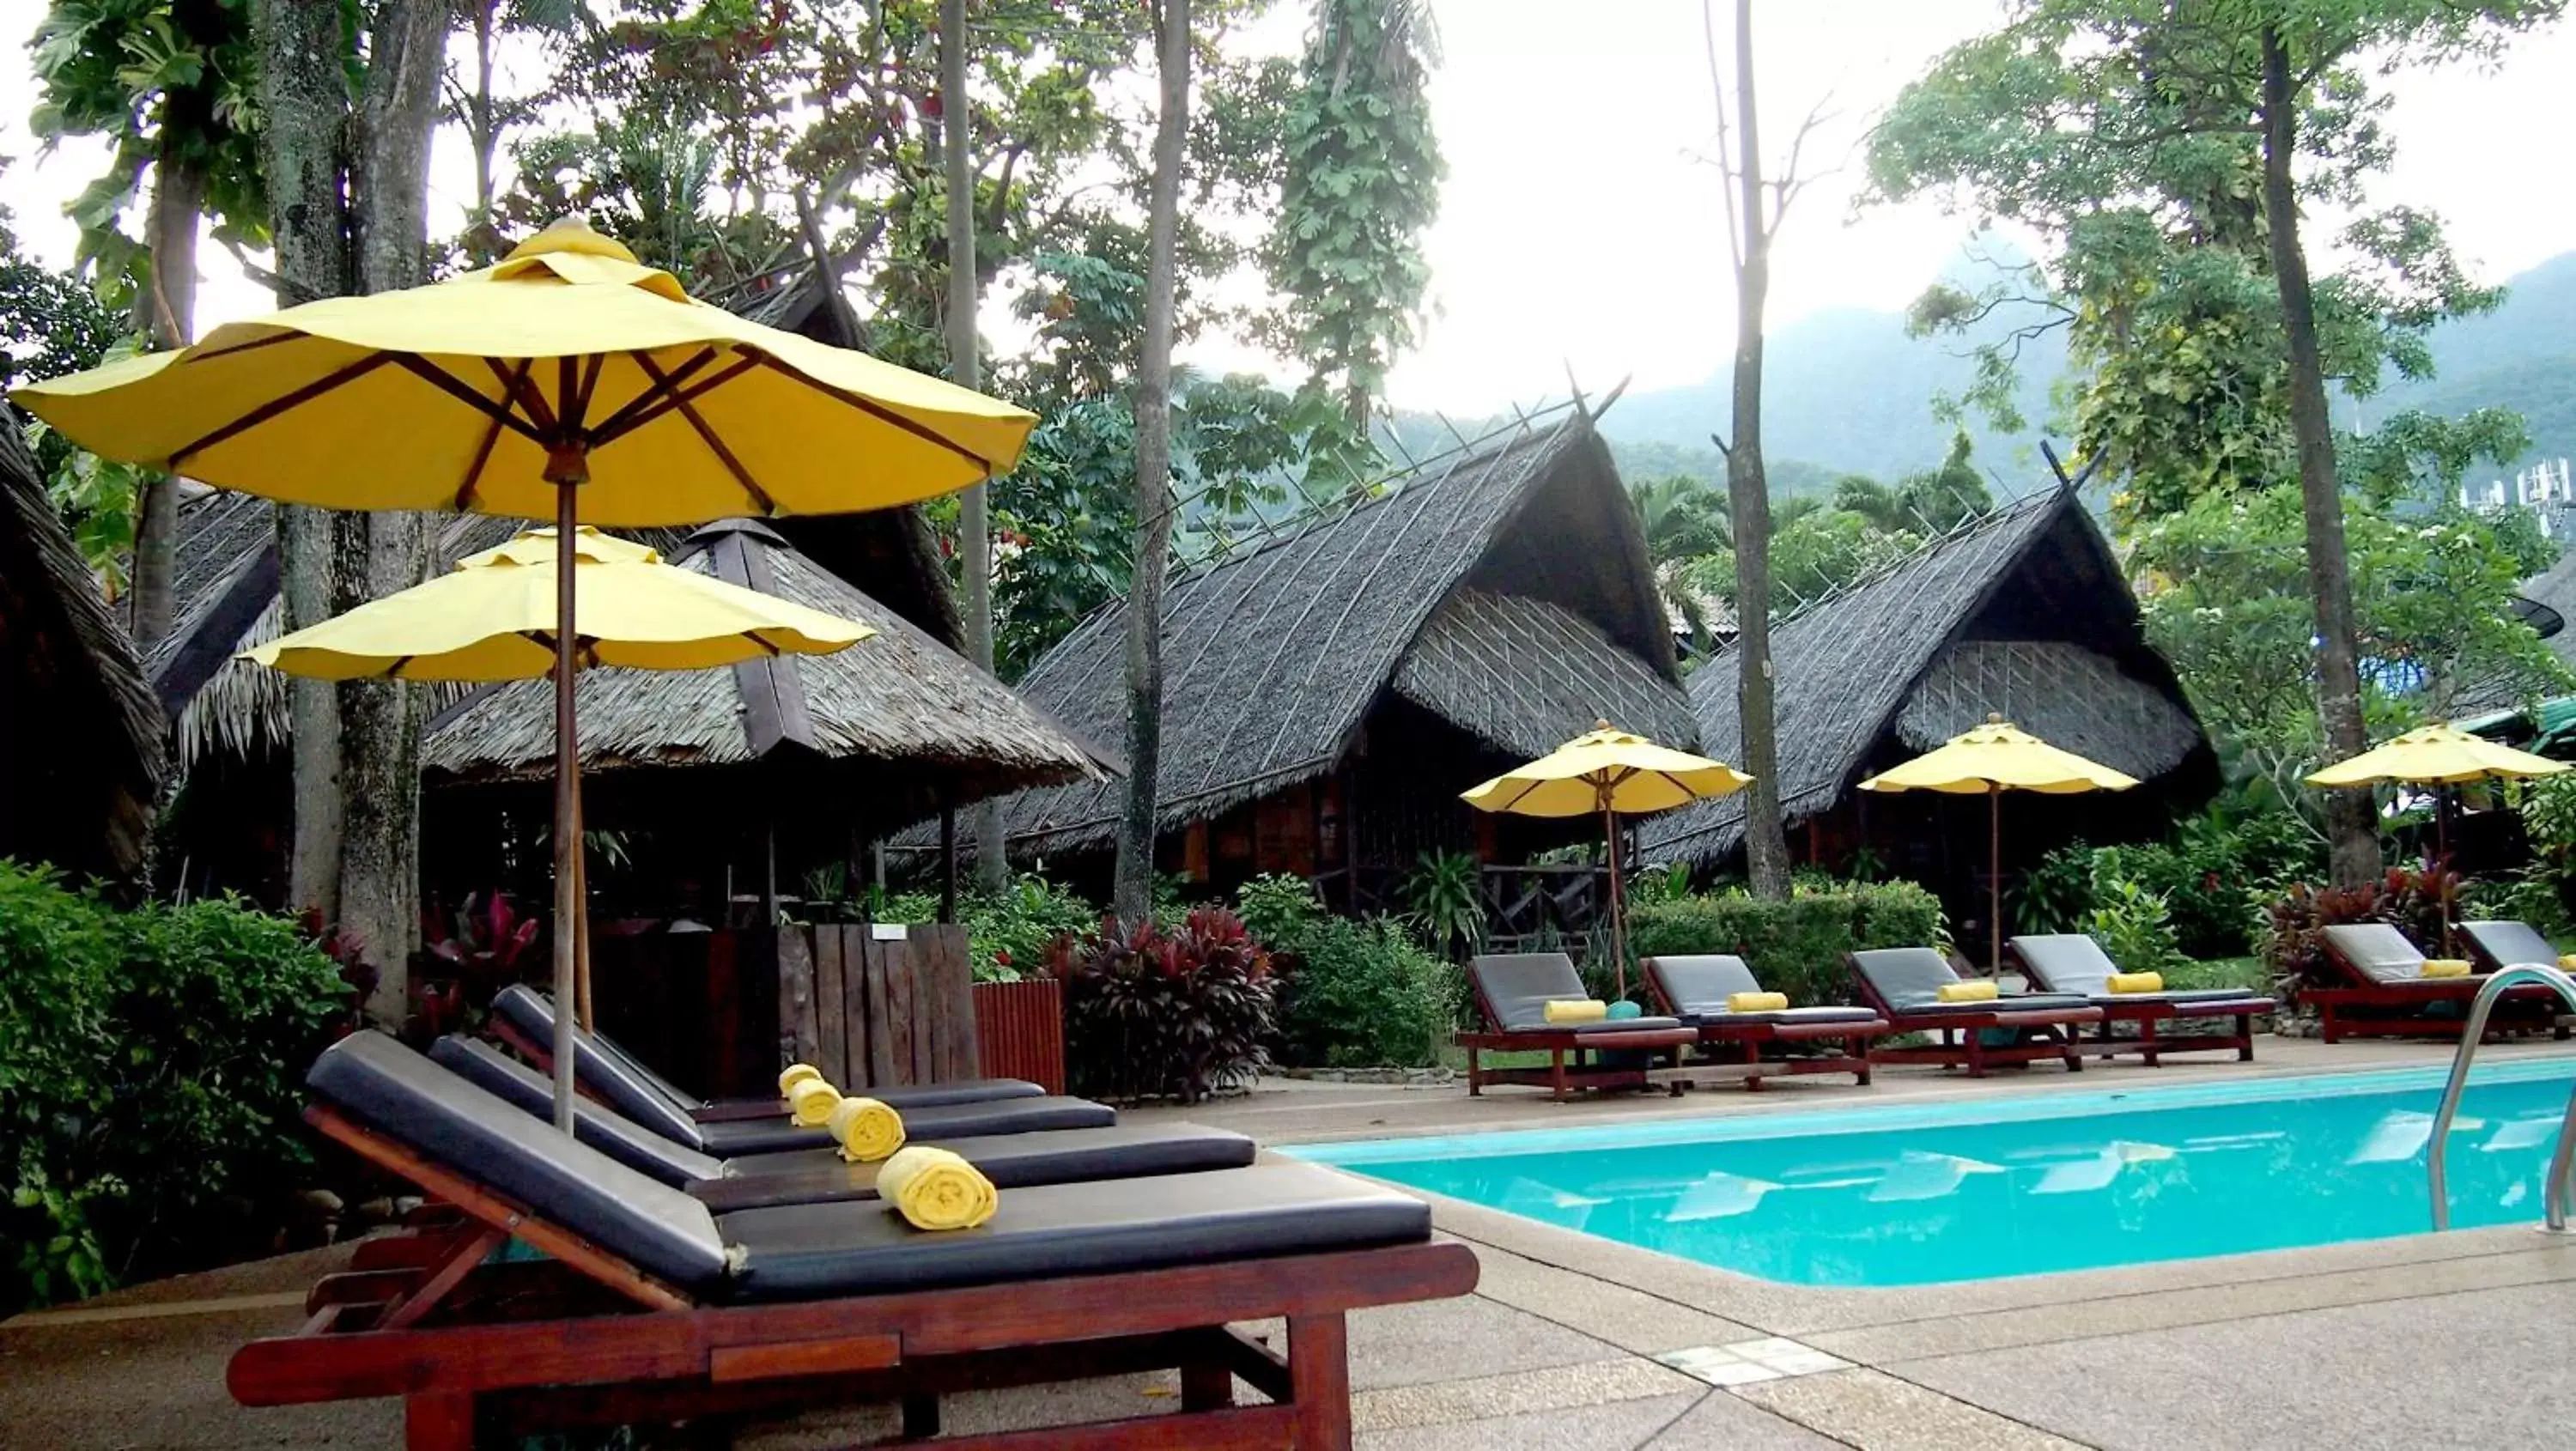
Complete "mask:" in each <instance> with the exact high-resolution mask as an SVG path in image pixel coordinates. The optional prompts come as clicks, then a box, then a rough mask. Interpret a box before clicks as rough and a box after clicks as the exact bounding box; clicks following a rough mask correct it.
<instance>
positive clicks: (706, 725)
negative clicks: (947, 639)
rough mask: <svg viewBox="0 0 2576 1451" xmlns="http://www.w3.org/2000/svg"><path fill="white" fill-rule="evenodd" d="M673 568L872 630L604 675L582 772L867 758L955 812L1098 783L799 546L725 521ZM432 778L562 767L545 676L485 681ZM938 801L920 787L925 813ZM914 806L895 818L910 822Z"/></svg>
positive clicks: (995, 690) (435, 734) (1077, 758)
mask: <svg viewBox="0 0 2576 1451" xmlns="http://www.w3.org/2000/svg"><path fill="white" fill-rule="evenodd" d="M671 564H672V565H673V567H675V568H681V569H691V570H695V571H697V572H699V573H701V574H708V575H712V576H714V577H716V578H719V579H723V580H726V581H727V582H729V583H733V584H738V585H742V586H744V587H746V588H749V589H755V590H759V591H761V592H762V593H765V594H774V595H776V596H778V597H779V598H781V599H786V600H791V601H794V602H795V603H797V604H801V605H807V606H810V607H812V608H814V609H818V610H822V611H824V612H826V613H828V614H833V615H837V616H840V617H842V618H845V619H851V620H857V621H859V622H861V623H863V624H867V625H870V626H873V627H875V629H876V630H877V631H878V633H877V635H876V636H875V637H873V638H870V639H867V640H863V641H861V642H859V643H858V644H857V645H854V646H852V647H850V648H849V649H847V650H841V651H837V652H835V653H833V654H830V655H811V656H781V657H777V658H765V659H759V660H752V661H746V662H744V663H742V664H740V665H736V666H733V667H731V668H730V669H724V670H676V671H665V670H594V671H588V672H585V673H583V674H582V675H581V676H580V677H579V679H578V680H577V681H576V682H575V687H576V696H577V700H578V706H579V711H580V720H581V748H582V749H581V758H582V770H583V771H585V772H594V771H596V772H609V773H614V772H619V771H633V770H642V769H649V768H656V767H660V768H676V767H688V766H740V765H749V764H752V763H755V762H760V761H766V760H795V759H803V760H808V761H865V762H870V763H874V764H877V765H883V766H891V767H901V768H904V769H905V770H907V771H910V772H913V773H916V774H921V775H925V776H927V775H932V774H935V775H936V776H938V778H939V780H940V782H941V783H943V784H944V785H945V786H946V788H947V789H948V790H949V791H950V792H951V793H952V794H951V795H950V797H949V799H950V800H951V802H952V804H954V803H957V802H963V801H967V800H974V799H978V798H980V797H982V796H987V795H993V794H997V793H999V792H1003V791H1011V790H1018V789H1021V788H1023V787H1027V786H1031V785H1039V784H1054V783H1057V782H1064V781H1077V780H1098V779H1103V778H1105V776H1106V775H1107V773H1108V770H1109V769H1112V764H1113V763H1111V762H1110V761H1109V760H1108V759H1107V758H1105V757H1103V756H1102V755H1100V754H1098V753H1096V752H1094V751H1093V750H1091V749H1090V748H1089V747H1087V746H1086V745H1085V744H1083V743H1082V742H1081V741H1080V740H1078V739H1076V738H1075V737H1074V736H1072V735H1071V734H1069V733H1067V732H1066V731H1065V730H1063V729H1062V728H1060V727H1059V726H1057V725H1056V723H1055V722H1054V721H1053V720H1051V719H1050V718H1049V717H1048V716H1047V715H1046V714H1045V712H1043V711H1041V710H1039V709H1037V708H1035V707H1034V706H1032V705H1030V704H1029V703H1028V702H1027V701H1025V700H1022V699H1021V698H1019V697H1018V696H1017V695H1014V694H1013V693H1012V692H1011V690H1010V689H1009V688H1008V687H1007V686H1004V685H1003V684H1002V683H1001V682H1000V681H998V680H995V679H994V678H993V677H992V676H990V675H988V674H986V673H985V672H983V671H982V670H980V669H978V668H976V667H975V666H973V665H971V664H969V663H967V661H966V660H965V659H964V657H962V656H960V655H958V654H956V653H955V652H954V651H952V650H950V649H949V648H948V647H947V646H946V645H944V644H942V643H940V642H939V641H938V640H936V639H934V638H932V637H931V636H930V635H929V633H928V632H926V631H924V630H922V629H921V628H920V627H918V626H916V625H914V624H913V623H911V622H910V621H908V620H906V619H904V618H903V617H902V616H901V615H899V614H897V613H895V612H894V611H893V610H891V609H888V608H887V607H886V606H884V605H882V604H880V603H878V602H877V601H876V600H874V599H872V598H870V597H869V596H868V595H866V594H864V593H862V592H861V591H860V590H859V589H857V588H856V587H855V586H853V585H851V584H849V583H847V582H846V581H844V580H842V579H840V578H839V577H838V576H836V575H834V574H832V573H831V572H830V571H828V570H826V569H824V568H823V567H822V566H821V565H819V564H816V563H815V562H814V561H813V560H811V559H809V558H807V557H806V556H805V555H803V554H802V553H800V552H798V551H797V550H796V549H795V548H794V547H793V546H791V545H789V544H788V543H787V541H786V540H785V538H784V537H782V536H781V535H780V534H779V533H778V532H777V531H776V530H774V529H772V528H770V527H769V526H768V525H766V524H763V523H758V522H755V521H752V520H743V519H737V520H730V521H727V522H724V523H720V524H713V525H709V526H708V527H706V528H704V529H701V530H698V531H697V532H696V533H694V534H691V535H690V536H688V539H687V541H686V542H685V543H683V544H682V545H681V546H680V547H679V548H678V549H677V550H676V551H675V552H674V553H673V554H672V556H671ZM421 765H422V769H423V771H424V773H426V774H428V775H429V776H430V777H431V778H432V779H433V781H439V780H444V781H448V782H480V781H508V780H535V779H539V778H548V777H551V776H552V774H553V770H554V697H553V691H552V686H551V685H550V684H549V683H548V682H547V681H544V680H523V681H514V682H511V683H508V684H504V685H499V686H491V687H485V688H483V689H480V690H477V691H475V692H473V693H472V694H470V695H468V696H467V697H466V698H465V699H463V700H462V701H460V702H458V703H457V704H456V705H455V706H453V707H451V708H449V709H448V710H446V711H444V712H442V713H441V714H440V715H439V716H438V717H437V718H436V719H434V720H433V721H432V722H431V723H430V727H429V730H428V731H427V733H426V734H425V737H424V740H423V742H422V746H421ZM936 794H937V793H935V792H932V791H929V790H926V789H925V790H923V791H922V792H921V798H920V803H916V804H923V805H924V809H928V807H929V806H930V805H935V796H936ZM918 814H919V812H918V811H913V812H911V813H910V814H903V815H900V816H898V817H897V818H896V820H897V822H900V821H909V820H913V819H915V818H916V817H917V816H918Z"/></svg>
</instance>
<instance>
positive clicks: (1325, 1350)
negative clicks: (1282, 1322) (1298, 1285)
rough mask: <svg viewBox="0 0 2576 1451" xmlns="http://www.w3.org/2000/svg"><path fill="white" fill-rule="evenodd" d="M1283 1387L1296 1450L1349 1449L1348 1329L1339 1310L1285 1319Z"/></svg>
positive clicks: (1330, 1450) (1349, 1365) (1346, 1450)
mask: <svg viewBox="0 0 2576 1451" xmlns="http://www.w3.org/2000/svg"><path fill="white" fill-rule="evenodd" d="M1288 1385H1289V1406H1290V1409H1291V1410H1292V1411H1293V1413H1294V1414H1295V1415H1296V1418H1297V1422H1296V1424H1297V1441H1296V1451H1350V1448H1351V1355H1350V1327H1349V1325H1348V1323H1347V1322H1346V1321H1345V1320H1344V1319H1343V1318H1342V1314H1341V1312H1340V1311H1338V1310H1337V1311H1334V1312H1333V1313H1331V1314H1329V1315H1291V1316H1289V1317H1288Z"/></svg>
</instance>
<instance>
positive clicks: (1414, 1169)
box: [1286, 1060, 2576, 1286]
mask: <svg viewBox="0 0 2576 1451" xmlns="http://www.w3.org/2000/svg"><path fill="white" fill-rule="evenodd" d="M2571 1084H2576V1062H2571V1061H2565V1060H2560V1061H2554V1062H2540V1063H2524V1064H2498V1065H2495V1066H2494V1067H2492V1068H2490V1069H2482V1070H2480V1071H2479V1073H2478V1075H2477V1077H2476V1078H2475V1079H2474V1080H2473V1081H2472V1082H2471V1084H2470V1087H2469V1091H2468V1094H2467V1096H2466V1098H2465V1100H2464V1101H2463V1103H2462V1104H2461V1107H2460V1116H2459V1119H2458V1121H2457V1122H2456V1123H2455V1124H2454V1126H2453V1129H2452V1136H2451V1148H2450V1156H2449V1174H2450V1191H2451V1222H2452V1224H2453V1225H2454V1226H2456V1227H2459V1228H2474V1227H2478V1226H2481V1225H2496V1224H2514V1223H2531V1224H2538V1223H2539V1222H2540V1216H2541V1183H2542V1179H2543V1178H2544V1176H2545V1174H2546V1172H2547V1169H2548V1163H2549V1154H2550V1151H2551V1149H2552V1148H2553V1147H2554V1146H2555V1145H2556V1143H2557V1138H2558V1124H2559V1117H2560V1115H2561V1114H2562V1113H2563V1112H2564V1111H2565V1109H2566V1106H2567V1096H2568V1092H2569V1089H2570V1087H2571ZM2441 1094H2442V1075H2441V1074H2440V1073H2438V1072H2412V1071H2410V1072H2404V1073H2371V1074H2335V1075H2329V1076H2318V1077H2306V1078H2275V1079H2269V1080H2262V1081H2249V1082H2247V1083H2244V1084H2228V1085H2218V1084H2201V1085H2193V1086H2189V1087H2181V1088H2139V1089H2135V1090H2130V1091H2124V1092H2113V1093H2088V1094H2080V1095H2071V1096H2070V1095H2052V1096H2049V1097H2044V1098H2033V1099H2022V1100H2019V1101H2004V1102H1973V1103H1964V1104H1942V1105H1920V1106H1901V1107H1890V1108H1883V1109H1875V1110H1872V1109H1861V1110H1853V1111H1845V1112H1832V1113H1799V1114H1785V1115H1773V1114H1754V1115H1737V1116H1730V1117H1727V1118H1723V1119H1717V1120H1709V1119H1700V1120H1697V1121H1666V1122H1657V1123H1647V1124H1638V1125H1621V1126H1612V1127H1604V1128H1596V1129H1569V1130H1546V1131H1539V1132H1530V1133H1496V1134H1480V1135H1473V1136H1466V1137H1457V1138H1442V1139H1410V1140H1403V1139H1395V1140H1380V1141H1373V1142H1369V1143H1358V1144H1326V1145H1313V1146H1308V1147H1303V1148H1293V1149H1289V1150H1287V1151H1286V1152H1289V1153H1292V1154H1296V1155H1299V1156H1301V1157H1304V1158H1308V1159H1313V1160H1315V1161H1318V1162H1321V1163H1329V1164H1338V1165H1342V1166H1345V1167H1347V1168H1350V1169H1352V1170H1354V1171H1355V1172H1358V1173H1363V1174H1370V1175H1374V1176H1376V1177H1379V1178H1382V1179H1388V1180H1392V1181H1394V1182H1395V1183H1398V1184H1404V1185H1410V1186H1412V1187H1414V1188H1419V1189H1427V1190H1430V1191H1432V1192H1434V1193H1438V1194H1446V1195H1449V1196H1451V1197H1453V1198H1457V1199H1464V1200H1467V1201H1470V1202H1472V1203H1476V1204H1483V1205H1489V1206H1491V1207H1493V1208H1496V1209H1502V1210H1508V1211H1509V1212H1511V1213H1514V1214H1519V1215H1524V1216H1526V1217H1528V1218H1530V1219H1535V1220H1539V1221H1541V1222H1543V1223H1547V1224H1553V1225H1559V1226H1562V1227H1564V1228H1567V1229H1574V1230H1581V1231H1582V1232H1584V1233H1586V1234H1597V1235H1601V1236H1603V1237H1604V1238H1608V1239H1615V1240H1619V1241H1622V1242H1625V1243H1628V1244H1633V1245H1641V1246H1644V1247H1645V1248H1647V1249H1652V1250H1660V1251H1662V1252H1663V1253H1665V1254H1671V1255H1679V1256H1682V1257H1683V1258H1685V1259H1693V1260H1698V1261H1700V1262H1701V1263H1703V1264H1711V1265H1716V1266H1719V1267H1721V1268H1724V1269H1729V1270H1734V1271H1738V1272H1740V1273H1743V1274H1748V1275H1758V1276H1760V1277H1761V1278H1763V1279H1766V1280H1777V1281H1783V1282H1786V1283H1789V1284H1798V1285H1836V1286H1860V1285H1881V1286H1884V1285H1929V1284H1940V1283H1944V1282H1948V1281H1955V1280H1982V1279H1991V1278H1996V1277H2000V1276H2004V1275H2032V1274H2044V1273H2049V1272H2052V1271H2058V1270H2084V1269H2098V1268H2102V1267H2104V1266H2109V1265H2134V1264H2145V1263H2150V1262H2153V1261H2157V1260H2175V1259H2190V1258H2194V1257H2197V1256H2201V1255H2219V1254H2238V1253H2243V1252H2246V1251H2249V1250H2269V1249H2289V1248H2294V1247H2298V1246H2303V1245H2321V1244H2338V1243H2342V1242H2344V1241H2347V1240H2360V1239H2377V1238H2383V1237H2386V1236H2390V1235H2400V1234H2415V1233H2419V1232H2422V1231H2424V1230H2428V1229H2430V1228H2432V1219H2431V1210H2430V1200H2429V1197H2428V1192H2427V1189H2426V1184H2425V1158H2426V1153H2427V1149H2428V1145H2429V1144H2430V1142H2431V1139H2432V1131H2433V1124H2432V1120H2433V1113H2434V1110H2435V1109H2437V1108H2438V1107H2439V1106H2440V1103H2441Z"/></svg>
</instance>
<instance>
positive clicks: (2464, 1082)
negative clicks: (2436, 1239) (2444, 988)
mask: <svg viewBox="0 0 2576 1451" xmlns="http://www.w3.org/2000/svg"><path fill="white" fill-rule="evenodd" d="M2525 982H2542V983H2547V984H2549V987H2550V990H2551V991H2553V992H2555V993H2557V994H2558V996H2559V997H2560V998H2562V999H2564V1000H2565V1001H2566V1003H2567V1007H2568V1010H2569V1011H2571V1012H2576V977H2569V976H2568V975H2567V974H2566V973H2564V972H2562V971H2560V970H2559V969H2557V968H2555V967H2544V966H2542V965H2540V964H2538V963H2525V964H2523V965H2522V966H2519V967H2508V968H2506V969H2505V970H2504V971H2502V972H2499V973H2497V974H2496V975H2495V976H2494V977H2492V978H2489V979H2488V980H2487V985H2486V986H2485V987H2482V988H2480V989H2478V996H2477V1001H2476V1002H2475V1003H2473V1004H2472V1005H2471V1006H2470V1008H2469V1017H2468V1021H2467V1022H2465V1023H2463V1024H2461V1025H2460V1051H2459V1053H2458V1054H2457V1055H2456V1056H2454V1057H2453V1058H2452V1059H2451V1081H2450V1084H2449V1085H2448V1086H2447V1087H2445V1088H2444V1089H2443V1090H2442V1110H2441V1112H2439V1113H2437V1114H2435V1115H2433V1146H2432V1154H2431V1156H2430V1159H2429V1164H2430V1167H2431V1169H2432V1176H2433V1227H2434V1228H2435V1229H2448V1228H2450V1227H2451V1194H2450V1185H2449V1183H2448V1181H2447V1180H2446V1179H2445V1178H2444V1176H2443V1173H2442V1160H2443V1157H2444V1155H2445V1154H2446V1153H2448V1151H2449V1149H2450V1146H2451V1120H2452V1119H2453V1118H2454V1117H2455V1116H2457V1115H2458V1113H2459V1111H2460V1095H2461V1094H2462V1093H2463V1092H2465V1091H2466V1090H2467V1088H2468V1086H2469V1062H2470V1060H2472V1059H2474V1058H2476V1057H2477V1056H2478V1043H2479V1041H2480V1040H2481V1039H2483V1038H2484V1037H2485V1036H2486V1031H2487V1015H2488V1014H2490V1013H2492V1012H2494V1011H2495V1005H2496V1000H2497V999H2499V998H2501V997H2503V996H2504V995H2505V992H2506V991H2507V990H2508V989H2510V988H2512V987H2514V986H2515V985H2517V984H2520V983H2525ZM2541 1198H2542V1203H2543V1206H2544V1216H2545V1219H2546V1228H2547V1229H2548V1231H2549V1232H2550V1233H2551V1234H2565V1233H2566V1232H2567V1212H2568V1204H2569V1201H2570V1200H2571V1199H2576V1091H2571V1092H2570V1093H2569V1094H2568V1096H2567V1115H2566V1117H2565V1118H2563V1119H2561V1120H2560V1121H2559V1124H2558V1148H2557V1151H2556V1152H2555V1153H2553V1154H2551V1155H2550V1156H2549V1184H2548V1187H2547V1188H2546V1189H2545V1190H2544V1191H2543V1192H2542V1196H2541Z"/></svg>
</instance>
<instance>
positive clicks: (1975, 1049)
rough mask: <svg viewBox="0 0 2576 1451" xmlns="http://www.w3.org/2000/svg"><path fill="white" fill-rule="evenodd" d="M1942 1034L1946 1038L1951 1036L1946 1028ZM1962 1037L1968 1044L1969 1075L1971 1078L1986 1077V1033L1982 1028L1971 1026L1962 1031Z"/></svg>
mask: <svg viewBox="0 0 2576 1451" xmlns="http://www.w3.org/2000/svg"><path fill="white" fill-rule="evenodd" d="M1941 1036H1943V1037H1945V1038H1946V1037H1948V1036H1950V1035H1949V1032H1948V1030H1947V1029H1944V1030H1943V1031H1942V1034H1941ZM1960 1037H1961V1038H1962V1039H1963V1040H1964V1041H1965V1042H1966V1043H1967V1045H1968V1076H1969V1077H1970V1078H1983V1077H1985V1076H1986V1035H1985V1033H1984V1031H1983V1030H1982V1029H1977V1028H1969V1029H1967V1030H1965V1031H1964V1032H1962V1033H1961V1034H1960Z"/></svg>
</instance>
